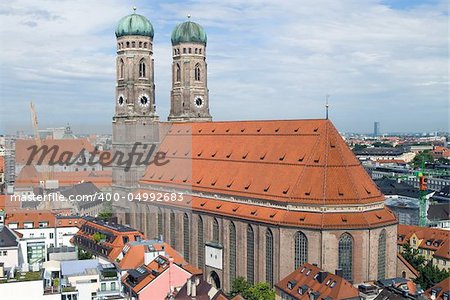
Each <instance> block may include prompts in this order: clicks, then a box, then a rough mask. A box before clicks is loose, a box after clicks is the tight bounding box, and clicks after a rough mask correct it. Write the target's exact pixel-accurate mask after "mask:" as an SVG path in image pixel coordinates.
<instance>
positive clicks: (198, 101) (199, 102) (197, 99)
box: [194, 96, 204, 108]
mask: <svg viewBox="0 0 450 300" xmlns="http://www.w3.org/2000/svg"><path fill="white" fill-rule="evenodd" d="M194 99H195V100H194V104H195V106H196V107H199V108H200V107H202V106H203V104H204V102H203V98H202V96H195V98H194Z"/></svg>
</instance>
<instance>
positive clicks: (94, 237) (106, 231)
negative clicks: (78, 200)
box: [72, 217, 144, 262]
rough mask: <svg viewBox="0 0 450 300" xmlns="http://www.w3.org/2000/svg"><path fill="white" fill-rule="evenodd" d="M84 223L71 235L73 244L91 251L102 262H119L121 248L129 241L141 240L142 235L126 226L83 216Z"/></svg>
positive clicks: (121, 256)
mask: <svg viewBox="0 0 450 300" xmlns="http://www.w3.org/2000/svg"><path fill="white" fill-rule="evenodd" d="M83 220H84V221H85V223H84V224H83V225H82V226H81V228H80V230H79V231H78V232H77V233H76V235H75V236H74V237H73V239H72V242H73V244H74V245H75V246H77V247H79V248H81V249H84V250H87V251H89V252H92V253H93V254H95V255H97V256H98V257H99V258H100V261H102V262H120V261H121V260H122V258H123V256H124V254H123V253H122V250H123V249H124V247H125V245H126V244H127V243H129V242H135V241H138V242H139V241H141V240H143V239H144V235H143V234H142V233H141V232H139V231H137V230H136V229H133V228H131V227H128V226H124V225H120V224H116V223H113V222H105V221H102V220H100V219H96V218H93V217H84V218H83Z"/></svg>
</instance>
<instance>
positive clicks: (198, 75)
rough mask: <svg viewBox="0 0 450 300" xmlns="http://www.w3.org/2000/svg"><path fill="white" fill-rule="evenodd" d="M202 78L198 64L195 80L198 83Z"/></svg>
mask: <svg viewBox="0 0 450 300" xmlns="http://www.w3.org/2000/svg"><path fill="white" fill-rule="evenodd" d="M200 79H201V77H200V65H199V64H197V65H196V66H195V80H196V81H200Z"/></svg>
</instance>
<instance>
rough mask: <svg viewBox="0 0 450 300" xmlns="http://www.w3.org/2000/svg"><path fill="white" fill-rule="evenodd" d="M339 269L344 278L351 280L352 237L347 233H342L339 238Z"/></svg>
mask: <svg viewBox="0 0 450 300" xmlns="http://www.w3.org/2000/svg"><path fill="white" fill-rule="evenodd" d="M339 269H341V270H342V274H343V276H344V279H346V280H348V281H352V280H353V238H352V236H351V235H350V234H348V233H344V234H342V235H341V238H340V239H339Z"/></svg>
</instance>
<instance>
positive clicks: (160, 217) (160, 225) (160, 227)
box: [158, 208, 163, 239]
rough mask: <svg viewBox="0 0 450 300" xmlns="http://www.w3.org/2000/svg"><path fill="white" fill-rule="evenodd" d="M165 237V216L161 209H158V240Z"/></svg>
mask: <svg viewBox="0 0 450 300" xmlns="http://www.w3.org/2000/svg"><path fill="white" fill-rule="evenodd" d="M162 235H163V214H162V211H161V208H158V239H159V238H161V236H162Z"/></svg>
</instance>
